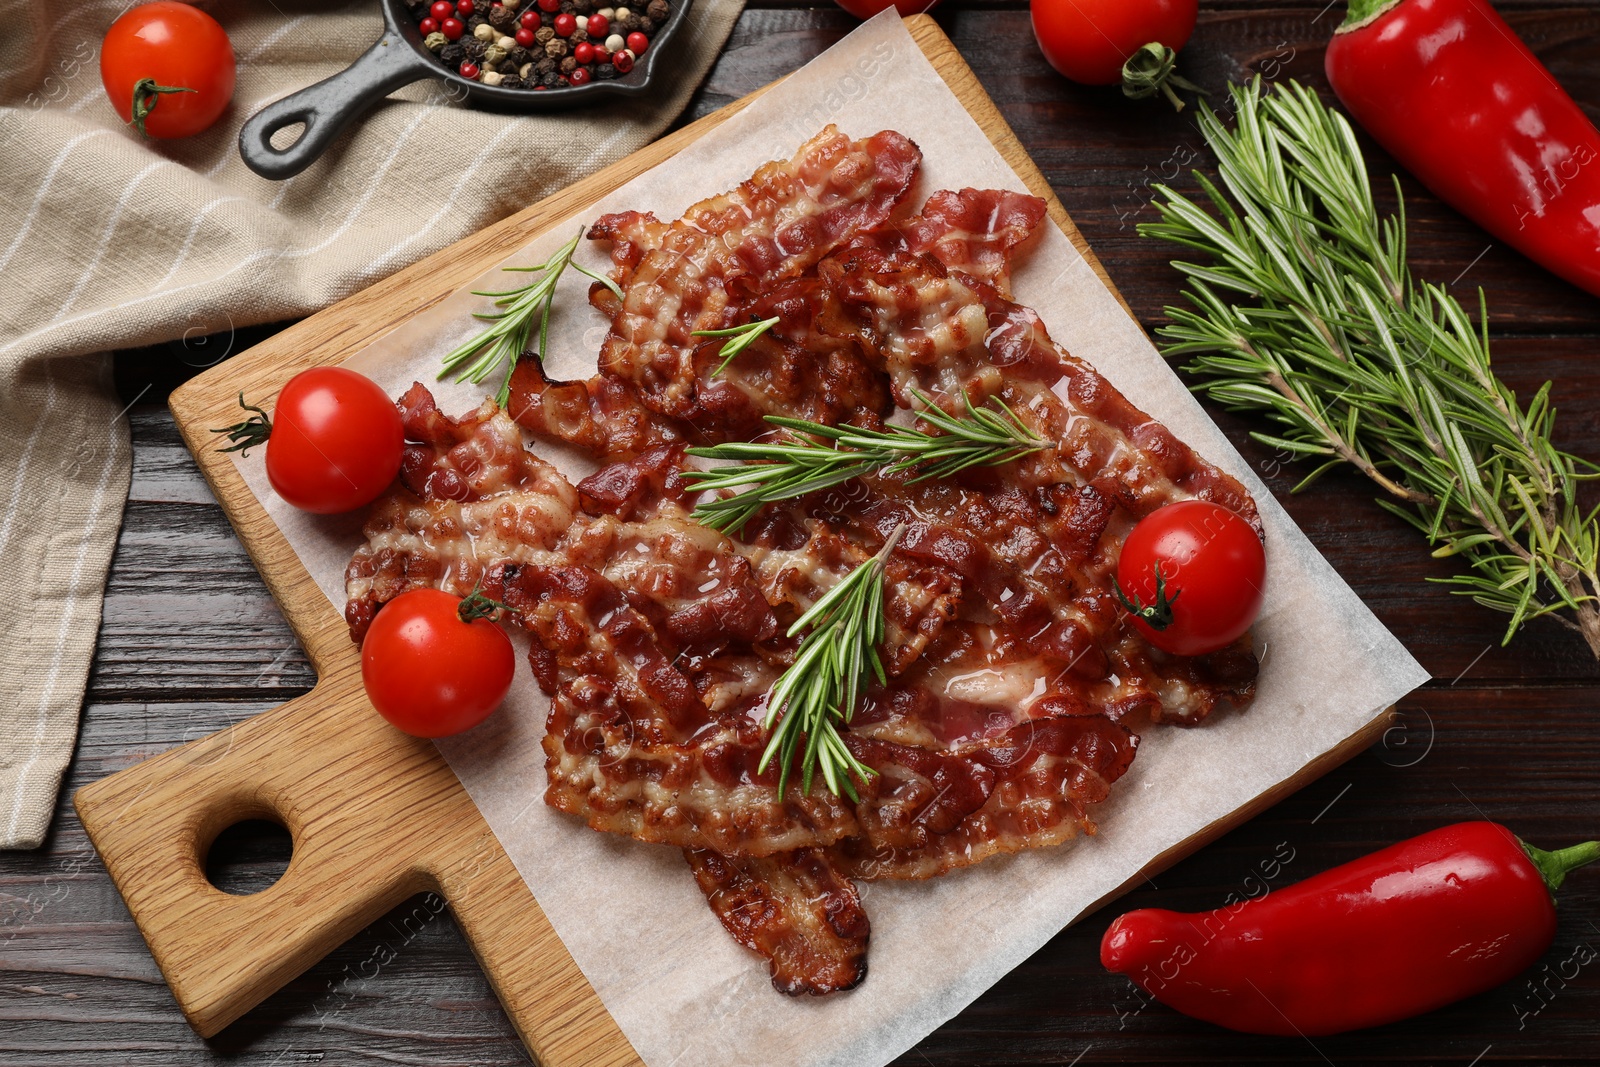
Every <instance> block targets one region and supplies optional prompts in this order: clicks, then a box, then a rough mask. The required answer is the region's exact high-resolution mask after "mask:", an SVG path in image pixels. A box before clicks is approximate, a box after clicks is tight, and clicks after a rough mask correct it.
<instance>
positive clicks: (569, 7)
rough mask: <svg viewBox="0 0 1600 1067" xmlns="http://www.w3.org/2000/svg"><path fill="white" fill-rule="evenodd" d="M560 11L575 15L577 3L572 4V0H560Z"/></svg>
mask: <svg viewBox="0 0 1600 1067" xmlns="http://www.w3.org/2000/svg"><path fill="white" fill-rule="evenodd" d="M561 13H562V14H563V15H576V14H577V13H578V5H576V4H574V3H573V2H572V0H561Z"/></svg>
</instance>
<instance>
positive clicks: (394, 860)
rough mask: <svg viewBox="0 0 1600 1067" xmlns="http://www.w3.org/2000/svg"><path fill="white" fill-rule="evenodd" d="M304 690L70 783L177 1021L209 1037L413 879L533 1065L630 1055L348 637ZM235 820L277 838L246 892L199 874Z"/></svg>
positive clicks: (476, 818) (596, 1066)
mask: <svg viewBox="0 0 1600 1067" xmlns="http://www.w3.org/2000/svg"><path fill="white" fill-rule="evenodd" d="M319 647H321V648H323V649H324V650H325V651H324V654H323V655H320V656H318V657H317V660H318V665H319V666H320V667H321V668H322V669H323V670H324V675H323V678H322V680H321V681H320V682H319V683H318V685H317V687H316V688H315V689H314V690H312V691H311V692H310V693H308V694H306V695H305V696H302V697H299V698H297V699H295V700H291V701H289V702H288V703H287V704H283V705H280V706H279V707H277V708H274V709H272V710H271V711H268V712H263V713H262V714H260V715H257V716H255V717H254V718H251V719H246V720H245V721H243V722H241V723H239V724H237V725H235V726H231V727H229V728H228V729H226V730H223V731H222V732H220V733H216V734H212V735H211V736H210V737H206V738H202V739H201V740H199V741H195V742H193V743H192V744H188V745H184V746H183V747H181V748H176V749H173V750H172V751H170V752H166V753H163V754H162V755H160V756H157V757H155V758H154V759H151V760H147V761H145V762H144V763H141V764H139V765H138V766H135V767H133V768H130V769H129V770H126V771H122V772H121V773H119V774H114V775H112V776H111V777H109V778H104V779H101V780H100V781H98V782H95V783H93V784H92V785H88V786H85V787H84V788H82V789H80V790H79V791H78V793H77V795H76V796H75V797H74V798H73V801H74V803H75V804H76V806H77V809H78V815H79V817H80V818H81V819H82V820H83V825H84V828H85V829H86V830H87V831H88V833H89V837H90V839H91V840H92V841H93V842H94V846H95V848H96V849H98V850H99V852H100V856H101V858H102V859H103V860H104V861H105V865H106V869H107V870H109V871H110V872H111V877H112V879H113V880H114V881H115V882H116V884H117V888H118V889H119V890H120V891H121V893H122V896H123V899H124V900H125V901H127V904H128V910H129V911H130V912H132V913H133V918H134V921H135V922H136V923H138V925H139V930H140V931H141V932H142V933H143V934H144V937H145V940H146V941H147V942H148V943H149V945H150V951H151V953H152V954H153V955H154V956H155V958H156V963H157V964H159V965H160V967H161V973H162V974H163V975H165V976H166V979H167V984H168V985H169V986H171V988H172V993H173V996H174V997H175V998H176V999H177V1001H178V1006H179V1007H180V1008H182V1009H183V1014H184V1016H185V1017H186V1018H187V1019H188V1020H189V1023H190V1025H191V1026H193V1027H194V1028H195V1029H196V1030H197V1031H199V1032H200V1034H201V1035H202V1036H205V1037H210V1036H211V1035H213V1034H215V1033H217V1032H218V1031H220V1030H221V1029H222V1028H223V1027H225V1026H227V1025H228V1024H229V1023H231V1022H233V1021H234V1020H235V1019H237V1018H238V1017H239V1016H241V1015H243V1014H244V1013H245V1012H246V1011H248V1010H250V1009H251V1008H252V1007H254V1006H255V1005H256V1004H259V1003H260V1002H261V1001H262V1000H264V999H266V998H267V997H268V996H270V995H271V994H272V993H274V992H276V991H277V990H278V989H280V988H282V987H283V986H284V985H286V984H288V983H289V982H290V981H291V980H292V979H294V978H295V977H296V976H297V975H299V974H300V973H301V972H303V971H304V970H306V968H308V967H310V966H311V965H312V964H314V963H316V962H317V961H318V960H320V959H322V957H324V956H326V955H327V954H328V953H329V952H331V951H332V950H333V949H334V948H336V947H338V946H339V945H341V944H343V943H344V942H345V941H347V940H349V939H350V938H351V937H352V936H354V935H355V934H356V933H358V932H360V931H361V930H362V929H363V928H365V927H366V926H368V925H370V924H371V923H372V922H374V921H375V920H377V919H378V918H380V917H381V916H382V915H383V914H384V913H385V912H387V911H388V910H389V909H391V908H393V907H394V906H395V905H396V904H399V903H400V902H401V901H403V900H405V899H406V898H407V897H409V896H412V895H413V894H415V893H419V892H424V891H429V890H432V891H434V892H437V893H439V894H440V895H441V896H443V897H444V898H445V899H446V900H447V901H448V902H449V904H450V908H451V910H452V912H454V914H455V918H456V922H457V924H458V925H459V926H460V927H461V930H462V933H463V934H464V935H465V936H466V938H467V942H468V944H470V945H471V946H472V950H473V952H474V954H475V955H476V956H477V957H478V960H479V962H481V963H482V964H483V968H484V972H485V973H486V974H487V975H488V976H489V981H490V984H491V985H492V986H493V987H494V990H495V992H496V993H497V994H498V995H499V997H500V999H501V1001H502V1002H503V1003H505V1005H506V1006H507V1009H508V1013H509V1015H510V1017H511V1020H512V1022H513V1024H514V1025H515V1026H516V1028H517V1032H518V1034H519V1035H520V1036H521V1037H522V1039H523V1041H524V1042H525V1043H526V1044H527V1046H528V1048H529V1049H530V1050H531V1051H532V1052H533V1054H534V1055H535V1056H536V1057H537V1058H538V1061H539V1063H540V1064H542V1065H544V1067H641V1064H640V1061H639V1058H638V1056H637V1055H636V1054H635V1052H634V1051H633V1047H632V1046H631V1045H630V1044H629V1043H628V1040H627V1038H625V1037H624V1036H623V1035H622V1031H621V1030H619V1029H618V1028H617V1025H616V1023H615V1022H614V1021H613V1020H612V1018H611V1016H610V1015H608V1014H607V1013H606V1010H605V1007H604V1005H602V1004H601V1002H600V998H599V997H598V996H597V995H596V994H595V992H594V988H593V987H592V986H591V985H590V984H589V982H588V980H587V979H586V978H584V976H583V972H582V971H580V970H579V969H578V966H577V964H575V963H574V962H573V960H572V957H571V956H570V955H569V954H568V953H567V951H566V947H565V946H564V945H563V944H562V943H561V940H560V938H558V937H557V936H556V933H555V930H554V929H553V928H552V927H551V926H550V923H549V920H547V919H546V918H545V916H544V912H543V911H542V910H541V909H540V908H539V905H538V903H537V902H536V901H535V900H534V899H533V894H532V893H530V892H529V891H528V885H527V882H526V881H524V880H523V878H522V875H521V874H520V873H519V872H518V871H517V869H516V867H515V866H514V865H513V864H512V863H511V860H510V859H509V858H508V857H507V856H506V853H505V850H504V849H503V848H501V847H500V844H499V842H498V841H496V840H495V837H494V832H493V831H492V830H490V828H489V825H488V823H487V822H485V821H484V818H483V815H482V814H481V813H480V812H479V811H478V809H477V807H476V805H474V804H473V802H472V799H471V798H470V797H469V796H468V795H467V791H466V790H465V789H463V788H462V787H461V783H460V782H459V781H458V780H457V778H456V776H455V773H454V772H453V771H451V769H450V767H449V765H448V764H447V763H445V761H444V759H443V757H441V756H440V755H439V752H438V750H437V749H436V748H434V746H433V743H432V742H430V741H424V740H421V739H419V738H415V737H408V736H406V735H405V734H403V733H401V732H400V731H398V730H396V729H394V728H393V727H391V726H390V725H389V724H388V723H386V722H384V721H383V719H382V718H380V717H379V716H378V714H377V713H376V712H375V711H373V709H372V706H371V704H370V703H368V701H367V698H366V693H365V691H364V690H363V689H362V687H361V676H360V674H361V672H360V663H359V660H358V657H357V655H356V653H355V650H354V648H352V647H350V646H348V645H343V646H340V645H337V644H333V643H330V642H320V643H319ZM245 819H270V820H273V821H275V822H279V823H282V824H283V825H284V826H285V827H286V828H287V829H288V830H289V834H290V836H291V837H292V838H293V839H294V854H293V856H292V857H291V858H290V860H289V866H288V869H287V870H285V871H284V873H283V877H281V878H280V879H278V881H277V882H275V883H274V884H273V885H272V886H270V887H269V888H267V889H264V890H262V891H261V892H259V893H252V894H249V895H235V894H230V893H224V892H223V891H222V890H220V889H217V888H216V887H215V886H213V885H212V884H211V883H210V882H209V881H207V879H206V875H205V857H206V853H207V852H208V851H209V850H210V848H211V845H212V843H213V842H214V841H215V840H216V838H217V835H218V834H220V833H221V832H222V831H223V830H225V829H227V828H228V827H229V826H232V825H234V824H235V823H237V822H240V821H242V820H245Z"/></svg>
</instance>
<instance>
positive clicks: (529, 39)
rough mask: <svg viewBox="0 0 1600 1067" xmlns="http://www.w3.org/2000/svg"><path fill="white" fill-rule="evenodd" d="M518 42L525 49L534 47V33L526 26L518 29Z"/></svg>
mask: <svg viewBox="0 0 1600 1067" xmlns="http://www.w3.org/2000/svg"><path fill="white" fill-rule="evenodd" d="M516 41H517V43H518V44H520V45H521V46H522V47H524V48H532V47H533V31H532V30H530V29H528V27H526V26H519V27H517V33H516Z"/></svg>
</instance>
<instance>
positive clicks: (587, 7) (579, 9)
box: [572, 0, 594, 15]
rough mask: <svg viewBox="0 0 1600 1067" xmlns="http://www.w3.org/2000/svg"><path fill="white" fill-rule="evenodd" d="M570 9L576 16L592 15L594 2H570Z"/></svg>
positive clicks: (582, 0) (578, 0)
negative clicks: (571, 8)
mask: <svg viewBox="0 0 1600 1067" xmlns="http://www.w3.org/2000/svg"><path fill="white" fill-rule="evenodd" d="M572 7H573V11H574V13H575V14H578V15H592V14H594V0H572Z"/></svg>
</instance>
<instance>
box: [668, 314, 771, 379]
mask: <svg viewBox="0 0 1600 1067" xmlns="http://www.w3.org/2000/svg"><path fill="white" fill-rule="evenodd" d="M777 324H778V316H776V315H774V316H772V317H771V318H770V319H759V320H757V321H755V322H747V323H745V324H744V325H743V326H730V327H728V328H727V329H726V330H696V331H694V333H692V334H690V335H689V336H690V337H726V338H727V339H728V340H727V342H726V343H724V344H723V346H722V349H721V351H719V352H718V353H717V355H719V356H721V357H722V362H721V363H718V364H717V369H716V370H714V371H712V372H711V377H713V378H715V377H716V376H717V375H719V374H721V373H722V372H723V371H725V370H727V369H728V364H730V363H732V362H733V361H734V359H735V357H737V356H738V355H739V353H740V352H743V351H744V350H745V349H747V348H749V347H750V344H751V342H753V341H754V340H755V339H756V338H757V337H760V336H761V335H762V334H764V333H766V332H767V331H768V330H770V329H772V328H773V327H774V326H776V325H777Z"/></svg>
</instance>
